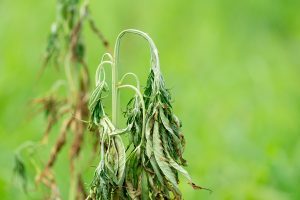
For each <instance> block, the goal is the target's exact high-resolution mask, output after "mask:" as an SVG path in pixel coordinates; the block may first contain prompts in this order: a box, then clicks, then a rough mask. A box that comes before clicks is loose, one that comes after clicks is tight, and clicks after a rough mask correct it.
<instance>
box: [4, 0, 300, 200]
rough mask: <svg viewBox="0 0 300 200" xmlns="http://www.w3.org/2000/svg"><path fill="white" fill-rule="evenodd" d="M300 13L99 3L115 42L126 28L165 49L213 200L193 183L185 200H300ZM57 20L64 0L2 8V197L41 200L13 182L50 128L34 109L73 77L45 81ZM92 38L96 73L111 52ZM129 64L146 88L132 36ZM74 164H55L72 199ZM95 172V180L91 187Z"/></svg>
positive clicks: (290, 7)
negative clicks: (17, 161)
mask: <svg viewBox="0 0 300 200" xmlns="http://www.w3.org/2000/svg"><path fill="white" fill-rule="evenodd" d="M299 8H300V1H293V0H285V1H281V0H251V1H237V0H235V1H234V0H227V1H222V0H212V1H204V0H190V1H179V0H176V1H175V0H165V1H161V0H152V1H146V0H140V1H137V0H134V1H127V0H123V1H116V0H110V1H103V0H92V1H91V11H92V15H93V17H94V19H95V21H96V23H97V25H98V26H99V27H100V28H101V30H102V32H103V33H104V35H105V36H106V37H107V38H108V40H109V42H110V43H111V44H114V40H115V38H116V36H117V34H118V33H119V32H120V31H121V30H123V29H126V28H136V29H140V30H143V31H145V32H147V33H149V34H150V35H151V36H152V38H153V40H154V41H155V42H156V45H157V47H158V49H159V52H160V59H161V67H162V71H163V74H164V76H165V80H166V84H167V86H168V87H169V88H171V92H172V96H173V100H174V103H173V104H174V110H175V113H176V114H177V115H178V116H179V117H180V118H181V120H182V122H183V131H184V134H185V137H186V141H187V145H186V150H185V158H186V159H187V160H188V162H189V166H188V168H187V169H188V171H189V172H190V174H191V176H192V177H193V178H194V180H195V182H196V183H199V184H200V185H202V186H206V187H209V188H210V189H212V190H213V191H214V192H213V193H212V194H209V193H208V192H206V191H194V190H193V189H192V188H191V187H190V186H189V185H188V184H186V181H185V180H184V178H183V177H182V179H181V182H182V183H181V185H180V186H181V188H182V190H183V194H184V198H185V199H218V200H219V199H255V200H256V199H257V200H259V199H262V200H265V199H272V200H287V199H300V190H299V188H300V123H299V120H300V78H299V74H300V15H299ZM54 19H55V1H40V0H26V1H11V0H1V1H0V197H1V199H38V195H36V194H35V193H34V192H30V193H29V194H27V195H26V194H24V193H23V192H22V189H21V186H20V184H19V183H18V181H16V180H15V178H14V177H13V174H12V167H13V154H14V150H15V149H16V148H17V147H18V146H19V145H20V144H21V143H22V142H24V141H26V140H33V141H38V140H39V138H40V137H41V134H42V132H43V130H44V128H45V125H46V124H45V121H44V116H43V115H42V114H35V113H34V112H33V111H34V110H35V109H34V108H32V106H31V105H30V103H29V102H30V100H31V99H32V98H34V97H39V96H41V95H43V94H44V93H45V91H47V90H48V89H49V88H50V87H51V85H52V83H53V81H54V80H56V79H58V78H63V76H62V75H61V74H62V72H63V71H60V72H59V71H57V70H55V69H53V68H51V67H50V68H48V69H47V70H46V72H45V73H46V75H44V76H43V77H42V79H41V80H37V74H38V72H39V69H40V66H41V63H42V55H43V51H44V49H45V46H46V39H47V36H48V33H49V31H50V25H51V23H52V21H53V20H54ZM85 34H86V35H85V41H86V42H87V47H88V49H87V62H88V63H89V66H90V67H91V72H94V70H95V68H96V66H97V63H98V62H99V59H100V55H101V54H102V53H104V52H105V49H104V48H103V47H102V46H101V43H100V42H99V41H98V39H97V38H96V37H95V36H94V35H93V34H92V33H90V31H88V30H86V33H85ZM121 54H122V55H121V62H122V65H123V66H124V67H123V70H126V69H128V70H129V69H130V70H129V71H136V72H137V73H138V74H140V75H141V76H142V83H143V84H144V80H145V77H146V72H148V63H149V55H148V54H149V52H148V48H147V45H146V43H145V42H144V41H142V40H140V39H136V38H135V37H128V39H126V41H124V43H123V45H122V53H121ZM55 130H58V127H55V129H54V131H53V133H52V135H54V136H55V134H56V132H55ZM87 134H88V133H87ZM88 142H89V141H86V142H85V145H86V146H88V145H89V144H88ZM47 148H48V149H49V148H50V146H49V147H45V152H44V153H42V155H43V156H44V157H42V158H45V160H46V159H47V157H48V153H47V151H48V149H47ZM67 155H68V150H67V148H64V151H63V154H62V155H60V156H59V158H58V163H57V165H56V166H55V172H56V174H57V176H58V177H59V180H58V182H59V186H60V187H61V188H62V191H61V192H62V195H63V197H64V199H67V196H68V189H67V188H68V185H69V182H68V178H67V177H68V173H67V171H68V165H67V164H66V163H67V162H68V160H67V159H68V157H67ZM93 170H94V168H91V169H88V170H86V176H87V177H86V180H87V184H88V183H89V182H88V181H89V180H90V179H89V178H91V176H92V175H93ZM32 187H33V186H32Z"/></svg>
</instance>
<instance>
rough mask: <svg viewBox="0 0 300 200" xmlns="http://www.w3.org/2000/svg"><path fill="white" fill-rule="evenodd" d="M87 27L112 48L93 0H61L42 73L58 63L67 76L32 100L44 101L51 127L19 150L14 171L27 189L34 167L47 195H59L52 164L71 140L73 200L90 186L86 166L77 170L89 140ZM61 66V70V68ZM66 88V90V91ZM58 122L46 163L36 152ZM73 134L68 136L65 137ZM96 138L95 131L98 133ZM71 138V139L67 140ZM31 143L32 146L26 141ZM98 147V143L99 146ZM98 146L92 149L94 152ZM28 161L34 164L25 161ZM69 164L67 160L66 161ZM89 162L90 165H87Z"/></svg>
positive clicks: (57, 196) (38, 102)
mask: <svg viewBox="0 0 300 200" xmlns="http://www.w3.org/2000/svg"><path fill="white" fill-rule="evenodd" d="M84 27H88V28H89V29H90V30H91V31H92V33H94V34H95V35H96V37H97V38H98V39H100V42H101V43H99V44H102V45H103V46H104V47H105V48H106V49H107V50H108V51H109V44H108V42H107V40H106V39H105V38H104V36H103V34H102V33H101V31H100V30H99V29H98V28H97V26H96V24H95V22H94V21H93V19H92V17H91V15H90V12H89V0H57V10H56V20H55V21H54V22H53V24H52V27H51V32H50V34H49V37H48V40H47V45H46V50H45V56H44V65H43V68H42V70H41V73H40V74H39V75H40V77H41V76H42V75H43V72H44V71H45V68H46V67H47V66H49V65H53V66H56V68H57V70H58V72H60V73H61V72H62V73H64V74H63V75H64V76H65V77H66V78H65V79H64V80H57V81H56V82H55V83H53V87H52V88H51V89H50V91H49V92H47V93H46V95H44V96H42V97H40V98H36V99H34V100H33V101H32V102H33V103H34V104H38V105H40V110H41V111H43V113H44V114H45V116H46V120H47V125H46V127H45V131H44V134H43V137H42V139H41V141H40V142H36V143H34V142H30V143H28V142H26V143H25V145H21V147H20V148H18V149H17V150H16V155H15V168H14V172H15V174H17V175H19V177H20V178H21V179H22V181H23V183H22V184H23V188H24V189H26V188H27V181H28V180H29V176H28V175H27V174H26V172H28V171H29V170H28V169H29V168H26V164H31V166H30V169H31V168H33V169H35V173H36V177H35V183H36V184H35V185H37V186H38V185H40V183H42V184H43V185H45V186H46V187H48V188H49V190H50V194H45V197H46V198H49V199H61V195H60V189H59V187H58V185H57V177H56V175H55V173H54V172H53V170H52V169H53V167H54V165H55V163H56V161H57V157H58V155H59V154H60V152H61V151H62V149H63V147H64V146H65V145H66V144H67V143H70V149H69V171H70V178H71V180H70V183H71V184H70V186H69V188H70V199H73V198H76V199H84V198H86V196H87V194H86V185H85V184H84V182H83V178H82V171H83V170H82V169H77V168H78V167H77V168H76V166H78V165H76V164H77V163H78V159H79V154H80V152H81V151H82V147H83V141H84V139H85V138H86V137H85V134H84V133H85V132H86V124H85V123H83V122H82V120H87V119H88V116H89V112H88V95H89V87H90V77H89V69H88V64H87V63H86V61H85V54H86V49H87V45H86V43H85V41H84V37H83V34H84V33H83V29H84ZM62 69H63V70H62ZM63 89H64V91H62V90H63ZM55 125H59V126H61V128H60V131H59V133H58V134H57V136H56V140H55V143H54V144H53V145H52V150H51V152H50V155H49V158H48V161H46V163H45V161H43V160H41V159H40V158H39V156H35V154H37V153H38V151H40V150H41V149H42V148H43V149H44V147H45V146H46V145H47V144H48V143H49V142H48V137H49V134H50V133H51V132H53V130H52V129H53V127H54V126H55ZM68 134H70V135H72V136H71V137H68V136H67V135H68ZM94 136H95V137H94V138H93V140H94V141H97V140H98V138H97V135H94ZM67 138H70V139H71V141H67ZM27 144H30V145H27ZM95 147H97V146H95ZM96 152H97V148H94V154H96ZM27 160H29V161H30V162H26V161H27ZM66 164H67V165H68V163H66ZM88 165H89V164H88Z"/></svg>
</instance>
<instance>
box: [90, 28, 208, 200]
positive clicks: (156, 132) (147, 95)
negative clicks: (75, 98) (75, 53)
mask: <svg viewBox="0 0 300 200" xmlns="http://www.w3.org/2000/svg"><path fill="white" fill-rule="evenodd" d="M125 33H134V34H138V35H140V36H142V37H144V38H146V40H147V41H148V42H149V44H150V46H151V53H152V66H151V70H150V74H149V76H148V80H147V85H146V87H145V90H144V95H143V96H142V95H141V92H140V91H139V88H140V87H139V80H138V77H137V76H136V75H135V74H133V73H127V74H125V75H124V76H123V77H122V79H121V81H120V83H119V84H118V85H117V87H118V88H119V89H120V88H124V87H127V88H131V89H133V90H134V91H135V92H136V94H135V96H134V97H133V98H132V99H131V100H130V101H129V103H128V104H127V110H126V112H125V113H124V116H125V117H126V118H127V127H126V128H125V129H123V130H118V129H117V128H116V125H115V124H113V123H112V122H111V121H110V119H109V118H108V117H107V115H106V114H105V112H104V108H103V107H104V106H103V103H102V97H103V92H105V91H107V83H106V82H105V70H104V68H103V65H104V64H105V62H106V63H109V64H111V66H112V67H113V68H115V69H113V73H118V71H117V65H116V63H117V59H118V55H115V57H114V60H111V61H110V62H107V61H104V60H103V59H104V57H105V55H104V56H103V59H102V62H101V63H100V65H99V67H98V69H97V72H96V88H95V90H94V91H93V93H92V94H91V96H90V102H89V110H90V113H91V117H90V126H89V127H90V130H91V131H93V132H95V133H96V134H99V136H100V137H99V138H100V139H99V140H100V141H101V142H99V143H100V145H101V160H100V163H99V165H98V167H97V169H96V171H95V174H94V179H93V181H92V184H91V189H90V194H89V197H88V199H93V200H94V199H96V200H98V199H182V194H181V192H180V189H179V186H178V183H179V178H178V173H182V174H183V175H184V176H185V177H186V178H187V179H188V181H189V183H190V184H191V185H192V186H193V188H194V189H205V188H202V187H200V186H197V185H196V184H194V183H193V182H192V179H191V177H190V175H189V174H188V172H187V171H186V170H185V169H184V168H183V167H182V166H183V165H185V164H186V161H185V160H184V159H183V157H182V154H183V150H184V145H185V141H184V137H183V134H182V133H181V131H180V128H181V123H180V121H179V119H178V118H177V117H176V116H175V115H174V113H173V110H172V106H171V97H170V93H169V91H168V90H167V89H166V87H165V83H164V80H163V77H162V75H161V72H160V68H159V63H158V54H157V50H156V47H155V45H154V43H153V41H152V39H151V38H150V37H149V36H148V35H146V34H145V33H143V32H141V31H137V30H125V31H123V32H122V33H121V34H120V35H119V37H118V38H117V42H116V44H117V45H116V50H115V51H116V52H118V51H119V50H118V48H119V46H118V45H119V44H120V39H121V37H122V36H123V35H124V34H125ZM109 58H110V59H112V56H109ZM101 75H103V76H102V77H103V78H102V79H101V80H99V79H100V76H101ZM128 75H132V76H134V78H135V79H136V82H137V87H135V86H133V85H123V84H122V82H123V80H124V79H125V77H126V76H128ZM113 76H114V75H113ZM114 87H115V86H114V85H113V86H112V88H113V90H114ZM118 88H117V89H118ZM113 101H114V99H113ZM113 105H114V106H116V107H117V106H118V105H115V104H113ZM95 129H96V130H97V131H95ZM124 133H128V135H129V143H128V144H127V147H126V151H127V155H126V153H125V147H124V146H125V145H124V144H123V142H122V139H121V137H120V134H124Z"/></svg>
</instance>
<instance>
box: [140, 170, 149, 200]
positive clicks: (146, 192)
mask: <svg viewBox="0 0 300 200" xmlns="http://www.w3.org/2000/svg"><path fill="white" fill-rule="evenodd" d="M141 176H142V180H141V181H142V183H141V184H142V194H141V195H142V200H148V199H149V188H148V180H147V174H146V172H145V171H144V170H143V171H142V174H141Z"/></svg>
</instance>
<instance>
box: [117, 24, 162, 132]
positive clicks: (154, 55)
mask: <svg viewBox="0 0 300 200" xmlns="http://www.w3.org/2000/svg"><path fill="white" fill-rule="evenodd" d="M126 33H132V34H136V35H138V36H141V37H142V38H144V39H146V40H147V41H148V43H149V45H150V52H151V66H152V68H153V70H154V71H155V72H157V71H159V69H160V66H159V56H158V50H157V48H156V45H155V43H154V42H153V40H152V39H151V38H150V36H149V35H148V34H147V33H144V32H142V31H139V30H136V29H127V30H124V31H122V32H121V33H120V34H119V35H118V37H117V40H116V44H115V51H114V62H113V65H112V123H113V124H114V125H115V126H116V127H117V121H118V107H119V96H118V83H117V80H118V64H119V53H120V52H119V51H120V43H121V39H122V37H123V36H124V35H125V34H126Z"/></svg>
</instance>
